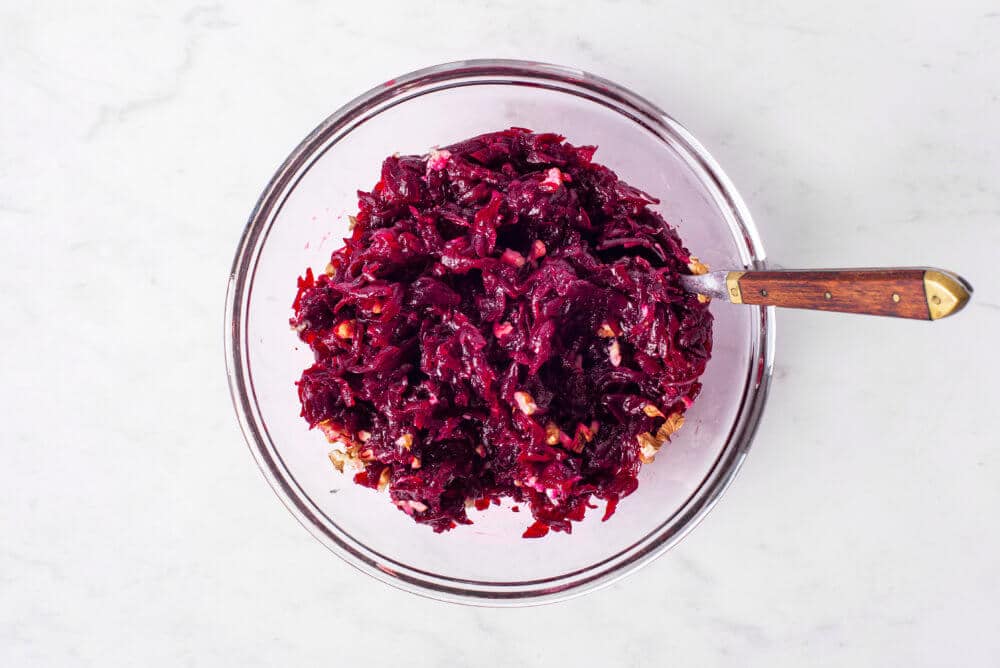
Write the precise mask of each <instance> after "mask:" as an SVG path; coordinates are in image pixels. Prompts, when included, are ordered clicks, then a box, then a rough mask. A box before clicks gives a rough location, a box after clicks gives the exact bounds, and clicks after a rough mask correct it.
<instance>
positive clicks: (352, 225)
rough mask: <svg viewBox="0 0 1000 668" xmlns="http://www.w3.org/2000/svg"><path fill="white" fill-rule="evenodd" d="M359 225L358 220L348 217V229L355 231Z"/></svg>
mask: <svg viewBox="0 0 1000 668" xmlns="http://www.w3.org/2000/svg"><path fill="white" fill-rule="evenodd" d="M357 224H358V219H357V218H355V217H354V216H348V217H347V229H349V230H351V231H353V230H354V228H355V226H357Z"/></svg>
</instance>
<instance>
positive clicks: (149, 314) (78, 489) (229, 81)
mask: <svg viewBox="0 0 1000 668" xmlns="http://www.w3.org/2000/svg"><path fill="white" fill-rule="evenodd" d="M425 5H426V6H425ZM753 5H754V6H753V8H752V9H751V8H749V5H748V7H747V8H745V9H740V8H733V7H727V5H726V4H724V3H693V2H685V3H653V2H617V3H598V2H536V3H530V5H522V3H517V2H507V1H494V2H489V3H486V2H484V3H466V2H439V3H402V2H400V3H383V2H378V1H375V0H373V1H371V2H366V3H350V4H348V3H320V2H305V1H303V2H292V3H289V2H259V3H234V2H220V3H215V4H192V3H185V2H180V3H178V2H51V3H34V4H28V3H12V2H7V3H3V4H2V6H0V91H2V98H0V99H2V101H3V104H2V111H0V232H2V239H3V241H2V242H0V309H2V312H3V313H4V317H3V318H2V319H0V405H2V406H3V409H2V411H0V415H2V419H0V447H2V454H3V459H2V463H0V537H2V538H0V665H4V666H70V665H73V666H77V665H79V666H119V665H121V666H126V665H146V666H189V665H190V666H203V665H205V666H207V665H242V666H265V665H294V666H306V665H376V666H381V665H407V666H413V667H417V666H439V665H462V666H471V665H489V666H493V667H495V668H503V667H505V666H523V665H542V664H543V663H544V665H548V666H554V665H600V666H646V665H649V666H653V665H667V664H669V665H676V666H683V665H692V666H701V667H711V666H730V665H732V666H768V667H775V666H803V665H809V666H826V665H829V666H843V665H887V666H940V665H956V664H961V665H963V666H988V665H996V663H995V662H996V660H997V657H998V656H1000V556H998V552H1000V524H998V522H997V521H996V519H995V517H994V515H993V513H994V512H996V511H997V509H998V507H1000V455H998V449H997V445H998V442H1000V439H998V437H997V432H998V429H1000V419H998V412H1000V411H998V400H1000V393H998V391H997V385H996V382H995V380H996V377H997V375H998V373H1000V346H998V345H997V343H996V339H997V335H996V330H997V328H998V327H1000V287H998V286H1000V272H998V269H997V265H998V260H1000V254H998V252H997V248H998V247H1000V224H998V223H1000V143H998V141H997V136H998V131H1000V99H998V96H1000V5H998V4H997V3H996V2H992V3H988V2H980V3H971V2H956V3H948V5H947V8H945V7H944V6H941V7H938V8H934V9H931V8H928V9H917V8H915V6H914V5H915V3H903V2H888V3H874V4H873V3H853V2H850V3H838V4H836V5H829V3H800V2H768V3H759V4H758V3H753ZM486 56H506V57H521V58H533V59H539V60H547V61H553V62H560V63H564V64H571V65H575V66H578V67H581V68H584V69H589V70H592V71H594V72H596V73H599V74H602V75H604V76H607V77H609V78H611V79H615V80H617V81H620V82H622V83H624V84H626V85H628V86H630V87H632V88H634V89H635V90H637V91H640V92H641V93H643V94H645V95H647V96H648V97H650V98H652V99H653V100H655V101H657V102H658V103H660V104H661V105H662V106H663V107H664V108H666V109H667V110H668V111H669V112H670V113H671V114H672V115H674V116H675V117H676V118H678V119H679V120H680V121H681V122H682V123H685V124H686V125H687V126H688V127H689V128H690V129H691V130H692V131H693V132H694V133H695V134H696V135H697V136H699V137H700V138H701V139H702V140H703V141H704V143H705V144H706V145H707V146H708V148H709V149H710V150H711V151H712V152H713V153H714V154H715V156H716V158H717V159H718V160H719V162H720V163H721V164H722V165H723V166H724V168H725V169H726V170H727V171H728V172H729V174H730V176H731V177H732V178H733V180H734V181H735V183H736V184H737V186H738V187H739V188H740V190H741V192H742V193H743V194H744V196H745V198H746V200H747V202H748V204H749V206H750V209H751V210H752V211H753V213H754V215H755V217H756V219H757V223H758V225H759V227H760V229H761V234H762V236H763V238H764V241H765V245H766V247H767V249H768V251H769V254H770V256H771V258H772V259H773V260H775V261H776V262H778V263H780V264H782V265H785V266H793V265H799V266H807V267H808V266H813V267H815V266H836V265H847V266H874V265H886V264H936V265H941V266H945V267H951V268H955V269H957V270H960V271H961V272H962V273H964V274H965V275H966V276H968V277H969V278H970V279H971V280H972V281H973V283H974V284H975V286H976V288H977V293H976V297H975V301H974V302H973V304H972V305H971V306H970V307H969V308H968V309H967V311H966V312H964V313H962V314H961V316H959V317H957V318H955V319H953V320H950V321H944V322H941V323H936V324H932V325H928V324H924V323H914V322H901V321H894V320H888V319H884V320H883V319H875V318H868V319H865V318H850V317H837V316H831V315H825V314H813V313H781V314H779V316H780V317H779V337H778V345H777V366H776V372H775V382H774V385H773V391H772V394H771V400H770V404H769V407H768V410H767V412H766V415H765V418H764V422H763V425H762V427H761V430H760V432H759V435H758V437H757V441H756V443H755V446H754V448H753V449H752V452H751V456H750V458H749V461H748V462H747V465H746V467H745V468H744V470H743V473H742V475H741V476H740V478H739V479H738V480H737V482H736V484H735V485H734V486H733V487H732V489H731V490H730V492H729V493H728V494H727V496H726V497H725V498H724V499H723V500H722V502H721V503H720V504H719V506H718V507H717V508H716V509H715V510H714V511H713V512H712V514H711V515H710V516H709V517H708V518H707V520H706V521H705V522H704V523H703V524H702V525H701V526H700V527H699V528H698V529H697V530H696V531H695V532H694V533H693V534H691V536H690V537H688V538H687V539H686V540H685V541H684V542H683V543H682V544H681V545H680V546H679V547H678V548H677V549H675V550H674V551H672V552H671V553H669V554H668V555H667V556H665V557H664V558H662V559H660V560H659V561H657V562H656V563H654V564H653V565H651V566H650V567H648V568H647V569H645V570H643V571H641V572H639V573H638V574H636V575H634V576H632V577H630V578H628V579H626V580H625V581H623V582H621V583H619V584H616V585H614V586H612V587H610V588H608V589H604V590H602V591H600V592H597V593H594V594H592V595H588V596H586V597H583V598H581V599H577V600H574V601H571V602H568V603H564V604H559V605H554V606H546V607H541V608H533V609H522V610H489V609H470V608H463V607H456V606H449V605H445V604H439V603H435V602H430V601H426V600H422V599H419V598H417V597H414V596H411V595H407V594H403V593H400V592H397V591H395V590H393V589H391V588H389V587H387V586H385V585H383V584H380V583H378V582H376V581H374V580H370V579H368V578H366V577H364V576H362V575H360V574H358V573H357V572H355V571H354V570H353V569H351V568H350V567H349V566H347V565H345V564H344V563H341V562H340V561H339V560H337V559H336V558H334V557H333V556H331V555H330V554H329V553H328V552H327V551H326V550H325V549H324V548H323V547H321V546H320V545H319V544H318V543H317V542H316V541H314V540H313V539H312V538H311V537H309V535H307V533H306V532H305V531H304V530H302V528H301V527H299V526H298V525H297V524H296V523H295V522H294V521H293V520H292V519H291V517H290V516H289V515H288V513H287V512H286V511H285V509H284V508H283V507H282V506H281V504H280V503H278V501H277V500H276V498H275V497H274V495H273V494H272V492H271V490H270V489H269V488H268V487H267V485H266V483H265V482H264V480H263V479H262V477H261V475H260V474H259V473H258V471H257V469H256V467H255V465H254V463H253V461H252V460H251V458H250V456H249V455H248V453H247V450H246V446H245V445H244V443H243V440H242V437H241V435H240V433H239V431H238V429H237V426H236V422H235V420H234V418H233V415H232V409H231V406H230V400H229V395H228V390H227V387H226V382H225V374H224V368H223V356H222V307H223V296H224V290H225V282H226V277H227V272H228V269H229V264H230V261H231V257H232V253H233V250H234V248H235V245H236V242H237V239H238V237H239V234H240V232H241V229H242V226H243V223H244V220H245V218H246V216H247V214H248V213H249V211H250V208H251V207H252V205H253V202H254V201H255V198H256V197H257V195H258V193H259V192H260V190H261V189H262V187H263V186H264V184H265V183H266V181H267V179H268V178H269V176H270V175H271V173H272V171H273V170H274V168H275V167H276V166H277V165H278V164H279V163H280V161H281V160H282V159H283V158H284V156H285V155H286V154H287V152H288V151H289V150H290V149H291V148H292V147H293V146H294V145H295V144H296V143H297V142H298V141H299V140H300V139H301V138H302V137H303V136H304V135H305V134H306V133H307V132H308V131H309V130H310V129H311V128H313V127H314V126H315V125H316V124H317V123H318V122H319V121H320V120H321V119H322V118H323V117H324V116H325V115H326V114H328V113H329V112H330V111H331V110H333V109H335V108H336V107H337V106H339V105H340V104H341V103H342V102H344V101H345V100H347V99H349V98H350V97H352V96H354V95H355V94H357V93H359V92H361V91H363V90H365V89H367V88H368V87H370V86H371V85H374V84H376V83H378V82H380V81H383V80H385V79H387V78H389V77H391V76H393V75H395V74H397V73H401V72H404V71H408V70H410V69H414V68H416V67H418V66H422V65H427V64H432V63H435V62H440V61H447V60H456V59H461V58H466V57H486Z"/></svg>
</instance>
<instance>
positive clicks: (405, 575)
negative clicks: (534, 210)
mask: <svg viewBox="0 0 1000 668" xmlns="http://www.w3.org/2000/svg"><path fill="white" fill-rule="evenodd" d="M511 126H519V127H527V128H531V129H533V130H536V131H551V132H558V133H560V134H563V135H565V136H566V137H567V139H568V140H569V141H570V142H572V143H575V144H596V145H597V146H598V147H599V149H598V151H597V155H596V158H595V159H596V160H597V161H598V162H601V163H603V164H606V165H608V166H609V167H611V168H612V169H614V170H615V171H616V172H617V173H618V174H619V175H620V176H621V178H623V179H625V180H626V181H628V182H629V183H631V184H633V185H635V186H637V187H639V188H641V189H642V190H645V191H647V192H649V193H652V194H654V195H655V196H657V197H659V198H660V199H662V204H661V205H660V206H659V209H660V211H661V213H662V214H663V215H664V217H665V218H666V219H667V220H668V221H669V222H670V223H672V224H673V225H675V226H676V227H677V228H678V230H679V232H680V235H681V237H682V238H683V239H684V241H685V243H686V245H687V246H688V248H690V249H691V251H692V252H693V253H694V254H695V255H698V256H699V257H700V258H701V259H702V260H703V261H705V262H707V263H708V264H709V265H710V266H712V267H717V268H720V269H721V268H738V267H748V268H750V267H753V268H761V267H763V266H764V250H763V248H762V247H761V244H760V241H759V240H758V238H757V230H756V229H755V227H754V225H753V222H752V221H751V219H750V215H749V214H748V213H747V211H746V208H745V206H744V204H743V202H742V201H741V199H740V197H739V195H738V194H737V193H736V191H735V189H734V188H733V187H732V185H731V184H730V183H729V180H728V179H727V178H726V176H725V175H724V174H723V173H722V171H721V170H720V169H719V168H718V166H717V165H716V164H715V162H714V161H713V160H712V158H711V157H710V156H709V155H708V153H707V152H706V151H705V149H704V148H703V147H702V146H701V145H700V144H699V143H698V142H697V141H696V140H695V139H694V138H693V137H692V136H691V135H690V134H689V133H688V132H687V131H686V130H684V128H682V127H681V126H680V125H679V124H678V123H677V122H676V121H674V120H673V119H671V118H670V117H668V116H667V115H666V114H664V113H663V112H662V111H660V109H658V108H657V107H656V106H655V105H653V104H651V103H650V102H648V101H646V100H644V99H643V98H641V97H639V96H637V95H635V94H634V93H632V92H630V91H628V90H625V89H624V88H622V87H621V86H618V85H616V84H614V83H612V82H610V81H607V80H605V79H601V78H599V77H595V76H593V75H590V74H587V73H585V72H581V71H579V70H573V69H568V68H564V67H556V66H553V65H544V64H539V63H530V62H520V61H508V60H476V61H467V62H458V63H450V64H446V65H439V66H436V67H430V68H427V69H423V70H419V71H416V72H413V73H411V74H407V75H404V76H402V77H399V78H397V79H393V80H391V81H388V82H386V83H385V84H383V85H381V86H378V87H377V88H375V89H373V90H371V91H369V92H368V93H365V94H364V95H362V96H361V97H359V98H357V99H355V100H353V101H352V102H350V103H348V104H347V105H345V106H344V107H342V108H341V109H340V110H338V111H337V112H335V113H334V114H333V115H332V116H330V117H329V118H328V119H327V120H325V121H324V122H323V123H322V124H321V125H320V126H319V127H318V128H316V130H314V131H313V132H312V133H311V134H310V135H309V136H308V137H306V139H305V140H304V141H303V142H302V143H301V144H300V145H299V146H298V147H297V148H296V149H295V150H294V151H293V152H292V154H291V155H290V156H289V157H288V159H287V160H286V161H285V163H284V164H283V165H282V166H281V168H280V169H279V170H278V172H277V173H276V174H275V175H274V177H273V178H272V179H271V182H270V183H269V184H268V186H267V188H266V189H265V190H264V193H263V194H262V195H261V197H260V200H259V201H258V202H257V206H256V208H255V209H254V211H253V213H252V215H251V216H250V221H249V223H248V224H247V227H246V230H245V232H244V234H243V238H242V240H241V241H240V245H239V249H238V250H237V253H236V258H235V261H234V263H233V268H232V274H231V276H230V279H229V292H228V297H227V304H226V337H225V340H226V362H227V366H228V372H229V381H230V387H231V390H232V396H233V402H234V404H235V407H236V413H237V415H238V416H239V420H240V424H241V426H242V428H243V432H244V434H245V436H246V440H247V442H248V444H249V445H250V450H251V452H252V453H253V455H254V457H255V458H256V459H257V462H258V464H259V465H260V468H261V470H262V471H263V473H264V475H265V477H266V478H267V479H268V482H270V483H271V486H272V487H273V488H274V490H275V492H276V493H277V494H278V496H279V497H280V498H281V500H282V501H283V502H284V504H285V505H286V506H287V507H288V509H289V511H291V513H292V514H293V515H294V516H295V517H296V518H297V519H298V520H299V521H300V522H301V523H302V525H303V526H305V527H306V528H307V529H308V530H309V531H310V532H311V533H312V534H313V535H314V536H315V537H316V538H317V539H319V541H320V542H321V543H323V544H324V545H326V546H327V547H328V548H329V549H330V550H331V551H333V552H334V553H335V554H337V555H338V556H340V557H341V558H343V559H344V560H345V561H347V562H348V563H349V564H351V565H353V566H355V567H357V568H358V569H359V570H362V571H364V572H365V573H368V574H369V575H372V576H374V577H376V578H378V579H380V580H382V581H384V582H387V583H389V584H392V585H395V586H397V587H399V588H401V589H405V590H407V591H411V592H414V593H417V594H422V595H426V596H430V597H432V598H436V599H440V600H446V601H453V602H460V603H474V604H481V605H526V604H535V603H541V602H549V601H554V600H559V599H565V598H568V597H571V596H573V595H577V594H581V593H583V592H586V591H590V590H593V589H595V588H597V587H600V586H604V585H607V584H609V583H611V582H613V581H614V580H616V579H617V578H620V577H622V576H624V575H625V574H627V573H630V572H632V571H634V570H635V569H637V568H638V567H639V566H641V565H643V564H646V563H648V562H649V561H651V560H652V559H654V558H655V557H657V556H658V555H660V554H662V553H663V552H664V551H665V550H667V549H668V548H669V547H671V546H672V545H674V544H676V543H677V542H678V541H679V540H680V539H681V538H682V537H683V536H684V535H685V534H686V533H687V532H688V531H689V530H691V528H692V527H694V525H695V524H696V523H697V522H698V521H699V520H700V519H701V518H702V517H703V516H704V515H705V514H706V513H707V512H708V510H709V509H710V508H711V507H712V505H713V504H714V503H715V502H716V501H717V500H718V498H719V496H720V495H721V494H722V492H723V491H724V490H725V489H726V487H727V486H728V485H729V483H730V482H731V481H732V480H733V477H734V476H735V474H736V472H737V469H739V467H740V464H741V462H742V461H743V458H744V457H745V456H746V452H747V448H748V447H749V445H750V441H751V438H752V437H753V434H754V431H755V429H756V427H757V423H758V420H759V418H760V414H761V409H762V407H763V405H764V400H765V396H766V392H767V387H768V383H769V380H770V376H771V366H772V357H773V338H774V314H773V312H772V311H769V310H766V309H762V308H758V307H747V306H732V305H728V304H713V306H712V312H713V313H714V315H715V330H714V352H713V356H712V360H711V362H710V363H709V365H708V369H707V371H706V373H705V375H704V377H703V382H704V390H703V391H702V394H701V396H700V397H699V398H698V400H697V401H696V402H695V404H694V406H693V407H692V408H691V409H690V410H689V411H688V414H687V422H686V424H685V426H684V428H683V429H681V430H680V432H679V433H678V434H677V435H676V436H675V438H674V440H673V441H672V442H670V443H669V444H668V445H666V446H665V447H664V449H663V450H661V452H660V454H659V455H658V456H657V458H656V461H655V462H654V463H653V464H651V465H648V466H645V467H643V469H642V473H641V475H640V484H639V489H638V490H637V491H636V492H635V493H634V494H632V495H631V496H629V497H626V498H625V499H623V500H622V502H621V503H620V504H619V506H618V511H617V513H616V514H615V515H614V517H612V518H611V519H610V520H609V521H607V522H601V521H600V513H592V516H591V517H589V518H588V519H587V520H585V521H584V522H582V523H580V524H579V525H576V526H574V529H573V533H572V535H566V534H561V533H558V534H557V533H550V534H549V535H548V536H546V537H545V538H543V539H540V540H526V539H523V538H521V533H522V532H523V531H524V528H525V527H526V526H527V525H528V524H530V522H531V518H530V514H527V513H524V512H521V513H512V512H509V511H507V510H505V509H503V508H496V507H494V508H492V509H490V510H487V511H485V512H481V513H480V512H477V511H474V510H470V516H471V518H472V519H473V521H474V524H472V525H470V526H460V527H458V528H457V529H455V530H453V531H450V532H447V533H445V534H435V533H433V532H432V531H431V530H430V529H429V528H428V527H426V526H422V525H417V524H415V523H414V522H413V521H412V520H411V519H410V518H408V517H407V516H406V515H404V514H403V513H401V512H400V511H399V510H397V509H396V508H395V506H393V505H392V504H391V503H390V502H389V501H388V499H387V497H386V495H384V494H378V493H376V492H374V491H372V490H370V489H366V488H362V487H359V486H357V485H355V484H354V483H353V482H352V481H351V479H350V476H348V475H342V474H339V473H337V472H336V471H335V470H334V469H333V467H332V466H331V465H330V462H329V460H328V459H327V452H328V445H327V443H326V441H325V439H324V438H323V436H322V435H321V434H320V433H319V432H318V431H309V430H308V429H307V426H306V423H305V422H304V421H303V420H302V418H300V417H299V403H298V398H297V395H296V390H295V386H294V382H295V381H296V380H297V379H298V377H299V374H300V373H301V372H302V370H303V369H304V368H305V367H306V366H308V365H309V364H310V363H311V354H310V352H309V350H308V348H307V347H306V346H303V345H300V344H299V342H298V340H297V338H296V337H295V335H294V332H292V331H290V329H289V326H288V318H289V316H290V315H291V310H290V304H291V302H292V299H293V297H294V294H295V279H296V277H297V276H299V275H300V274H302V273H303V272H304V270H305V268H306V267H310V266H311V267H313V268H314V271H317V272H318V271H321V270H322V269H323V268H324V267H325V266H326V263H327V261H328V260H329V256H330V253H331V251H333V250H334V248H335V247H337V246H338V245H340V244H341V239H342V237H345V236H347V234H348V232H347V216H348V214H350V213H353V212H355V211H356V210H357V196H356V191H357V190H358V189H359V188H364V189H367V188H369V187H371V185H372V184H373V183H374V182H375V181H376V180H377V178H378V176H377V175H378V173H379V167H380V164H381V161H382V159H383V158H384V157H385V156H387V155H389V154H391V153H393V152H396V151H399V152H401V153H418V154H419V153H424V152H426V151H427V150H428V148H430V147H431V146H435V145H445V144H448V143H450V142H453V141H456V140H459V139H463V138H466V137H470V136H472V135H476V134H479V133H483V132H488V131H493V130H499V129H503V128H507V127H511Z"/></svg>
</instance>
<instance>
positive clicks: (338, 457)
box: [329, 450, 347, 473]
mask: <svg viewBox="0 0 1000 668" xmlns="http://www.w3.org/2000/svg"><path fill="white" fill-rule="evenodd" d="M329 457H330V461H331V462H333V468H335V469H337V470H338V471H340V472H341V473H343V472H344V464H346V463H347V453H345V452H342V451H340V450H331V451H330V455H329Z"/></svg>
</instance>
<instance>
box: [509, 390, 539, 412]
mask: <svg viewBox="0 0 1000 668" xmlns="http://www.w3.org/2000/svg"><path fill="white" fill-rule="evenodd" d="M514 401H516V402H517V407H518V408H520V409H521V412H522V413H524V414H525V415H534V414H535V411H537V410H538V405H537V404H535V400H534V398H533V397H532V396H531V395H530V394H528V393H527V392H515V393H514Z"/></svg>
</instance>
